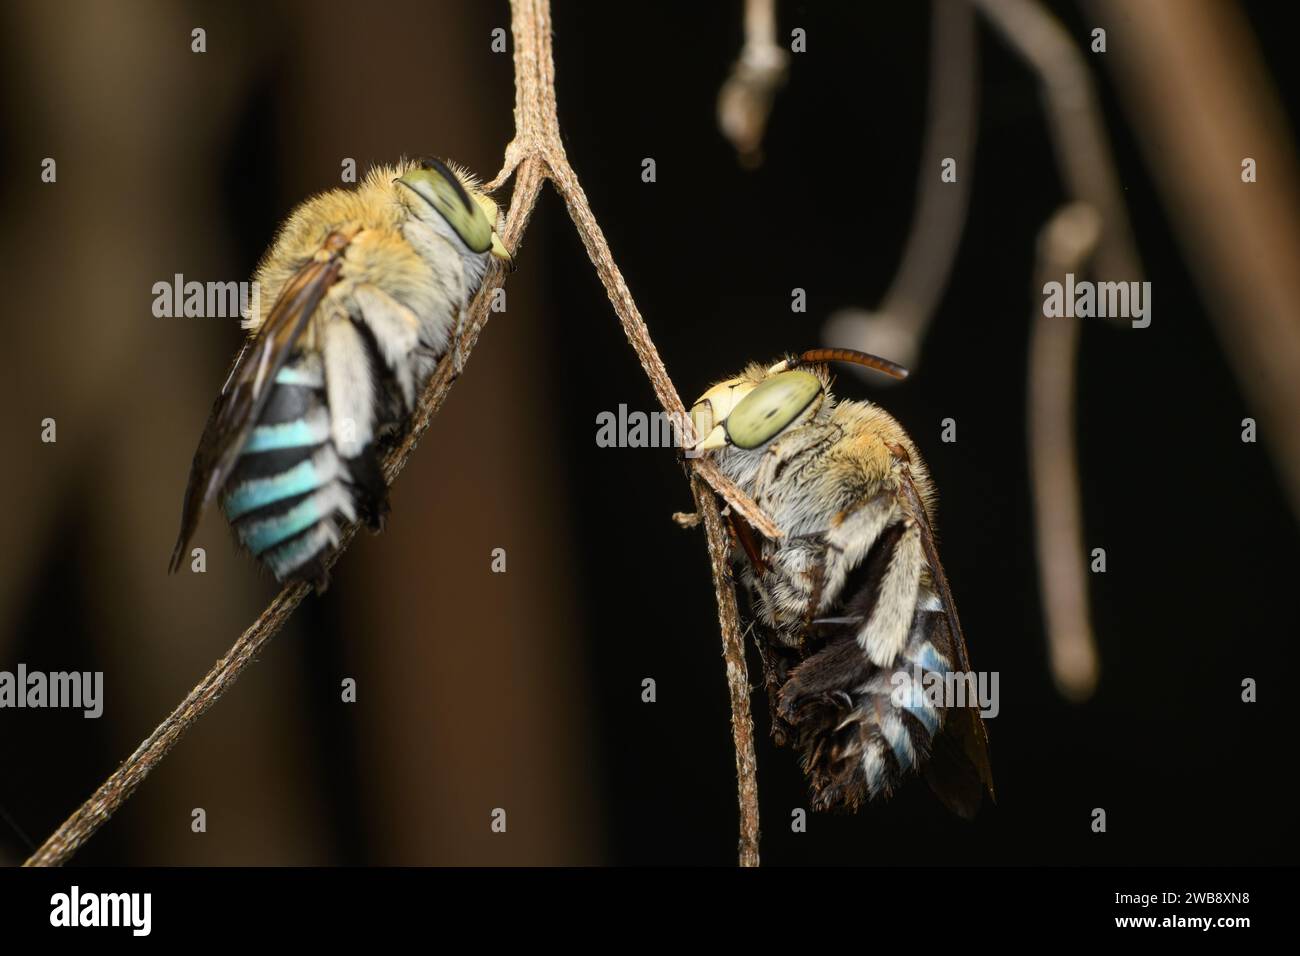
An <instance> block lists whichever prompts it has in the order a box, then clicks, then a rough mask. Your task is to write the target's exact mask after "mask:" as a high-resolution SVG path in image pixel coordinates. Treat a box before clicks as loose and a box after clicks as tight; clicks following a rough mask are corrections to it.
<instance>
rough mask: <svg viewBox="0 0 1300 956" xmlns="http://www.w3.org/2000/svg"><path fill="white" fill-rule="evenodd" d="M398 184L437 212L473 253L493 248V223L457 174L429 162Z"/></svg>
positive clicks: (408, 174)
mask: <svg viewBox="0 0 1300 956" xmlns="http://www.w3.org/2000/svg"><path fill="white" fill-rule="evenodd" d="M398 182H400V183H402V184H403V185H405V186H407V187H409V188H410V189H412V190H413V191H414V192H416V193H417V194H419V196H420V198H421V199H423V200H424V201H425V202H427V203H428V204H429V205H430V206H432V207H433V208H434V209H436V210H437V211H438V212H439V213H440V214H441V215H442V218H444V219H446V220H447V223H448V225H450V226H451V228H452V229H454V230H456V235H458V236H460V238H461V241H462V242H464V243H465V245H466V246H467V247H468V248H469V250H470V251H471V252H487V251H488V250H489V249H491V248H492V223H490V222H489V221H488V217H487V214H486V213H485V212H484V211H483V207H482V206H480V205H479V204H478V203H476V202H474V201H473V200H472V199H470V197H469V193H467V192H465V187H464V186H462V185H461V184H460V180H459V179H457V178H456V174H455V173H453V172H452V171H451V170H450V169H448V168H447V167H446V166H444V165H443V164H442V163H440V162H438V161H437V160H436V159H426V160H424V165H423V166H422V167H421V168H419V169H413V170H411V171H410V172H409V173H407V174H406V175H405V176H403V177H402V178H401V179H399V180H398Z"/></svg>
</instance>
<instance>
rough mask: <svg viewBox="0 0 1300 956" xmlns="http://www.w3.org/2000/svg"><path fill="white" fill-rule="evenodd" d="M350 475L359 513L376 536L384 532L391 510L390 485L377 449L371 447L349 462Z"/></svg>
mask: <svg viewBox="0 0 1300 956" xmlns="http://www.w3.org/2000/svg"><path fill="white" fill-rule="evenodd" d="M347 468H348V474H349V475H351V477H352V481H351V482H350V484H351V487H352V490H353V493H354V496H355V500H356V505H357V512H358V514H360V516H361V519H362V520H363V521H365V523H366V526H367V527H368V528H369V529H370V530H371V531H373V532H374V533H375V534H379V533H380V532H381V531H383V530H384V521H385V519H386V518H387V517H388V512H389V510H390V508H389V504H388V485H387V484H386V483H385V481H384V473H383V470H382V469H381V468H380V467H379V459H378V457H377V456H376V455H375V448H374V446H373V445H371V446H370V447H369V448H367V449H366V450H365V451H364V452H363V453H362V454H361V455H359V456H357V457H356V458H349V459H348V460H347Z"/></svg>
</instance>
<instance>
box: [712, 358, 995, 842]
mask: <svg viewBox="0 0 1300 956" xmlns="http://www.w3.org/2000/svg"><path fill="white" fill-rule="evenodd" d="M832 361H849V362H854V363H856V364H859V365H865V366H867V367H870V368H874V369H876V370H878V371H883V372H885V373H887V374H889V375H892V376H894V377H896V378H902V377H904V376H906V374H907V372H906V370H905V369H903V368H901V367H900V366H898V365H895V364H894V363H892V362H889V361H887V360H885V359H881V358H877V357H876V356H872V355H867V354H866V353H862V352H855V351H852V350H849V349H815V350H812V351H809V352H805V353H803V354H802V355H798V356H791V357H788V358H786V359H783V360H781V361H779V362H777V363H776V364H774V365H771V366H764V365H751V366H749V367H748V368H746V369H745V370H744V371H742V372H741V373H740V374H739V375H737V376H735V377H733V378H729V379H726V380H724V381H722V382H719V383H718V384H716V385H714V386H713V387H712V388H710V389H709V390H708V391H706V392H705V393H704V395H702V396H701V397H700V399H699V400H698V401H697V402H696V403H695V405H694V406H693V408H692V409H691V418H692V423H693V425H694V428H695V432H696V435H697V436H700V440H699V442H698V443H697V444H696V445H695V446H694V450H695V451H696V452H697V453H704V454H712V455H713V456H714V457H715V459H716V461H717V463H718V466H719V467H720V468H721V469H722V471H723V472H724V473H725V474H726V475H727V476H728V477H729V478H731V479H732V480H733V481H734V482H736V484H738V485H739V486H740V487H741V488H742V489H744V491H745V492H746V493H748V494H749V495H750V497H752V498H753V499H754V501H755V503H756V504H757V505H758V506H759V507H760V508H761V509H762V510H763V511H764V513H766V514H767V515H768V516H769V517H771V518H772V519H773V521H775V523H776V525H777V526H778V527H779V528H780V529H781V530H782V532H783V536H782V537H780V538H778V539H776V540H768V539H766V538H761V537H760V536H759V535H758V534H757V533H756V532H755V531H754V530H753V529H751V528H750V527H749V526H748V525H747V524H746V523H745V522H744V520H743V519H741V518H740V517H739V516H738V515H735V514H732V515H730V516H729V520H730V524H731V529H732V532H733V536H734V538H735V542H736V549H735V555H734V563H735V566H736V569H737V572H738V574H737V577H738V578H739V580H740V582H741V583H742V584H743V585H744V587H745V589H746V590H747V591H748V592H749V596H750V605H751V609H752V612H753V615H754V618H755V625H756V626H755V634H756V637H757V640H758V645H759V650H760V652H761V656H762V659H763V669H764V682H765V684H766V687H767V693H768V699H769V702H770V704H771V712H772V732H773V735H774V737H775V738H776V741H777V743H778V744H780V745H783V746H787V745H788V746H792V747H793V748H794V749H795V750H796V751H797V752H798V753H799V756H800V759H801V761H802V764H803V767H804V770H805V772H806V773H807V776H808V778H809V782H810V784H811V788H812V797H813V807H814V808H815V809H819V810H828V809H837V808H843V809H854V808H856V807H858V806H859V805H861V804H863V803H865V802H867V801H869V800H871V799H874V798H884V797H888V796H889V795H890V794H891V793H892V792H893V791H894V790H895V789H896V788H897V787H898V786H899V785H900V784H901V783H902V782H903V781H904V780H905V779H906V778H907V777H909V776H912V775H916V774H921V775H924V776H925V778H926V779H927V781H928V782H929V783H930V786H931V788H932V789H933V790H934V792H935V794H936V795H937V796H938V797H939V798H940V800H941V801H942V802H943V803H944V804H945V805H946V806H947V807H948V808H949V809H951V810H953V811H954V812H956V813H958V814H960V815H962V816H966V817H969V816H972V815H973V814H974V813H975V811H976V810H977V808H978V807H979V805H980V803H981V802H982V798H983V795H984V793H985V792H987V793H988V794H989V795H990V796H991V795H992V793H993V775H992V770H991V769H990V765H989V758H988V737H987V733H986V731H985V728H984V722H983V718H982V716H981V714H980V711H979V710H978V709H977V707H978V705H977V704H976V702H975V701H967V702H966V703H965V704H964V705H953V703H952V702H951V701H946V700H936V699H935V697H936V696H937V695H935V694H932V693H930V692H929V689H930V688H932V687H933V686H934V684H933V681H932V675H935V676H938V675H944V676H946V675H948V674H950V673H952V672H955V671H956V672H960V673H963V674H971V673H972V672H971V666H970V661H969V658H968V655H967V651H966V641H965V637H964V636H963V634H962V630H961V624H960V622H959V620H958V618H957V608H956V605H955V604H954V602H953V598H952V592H951V590H950V589H949V586H948V580H947V577H946V575H945V573H944V569H943V565H942V564H941V563H940V561H939V553H938V550H937V548H936V546H935V541H934V533H933V530H932V528H933V522H934V489H933V486H932V484H931V481H930V475H929V471H928V469H927V468H926V465H925V462H924V460H923V459H922V457H921V454H920V452H919V451H918V450H917V447H916V445H915V444H914V443H913V441H912V439H911V438H910V437H909V436H908V434H907V433H906V432H905V431H904V430H903V428H902V426H901V425H899V424H898V422H897V421H895V420H894V418H893V417H892V416H890V415H889V414H888V413H887V412H886V411H885V410H884V409H882V408H880V407H879V406H877V405H874V404H872V403H870V402H857V401H844V400H836V398H835V397H834V396H833V395H832V394H831V391H830V385H831V377H830V370H829V364H828V363H830V362H832Z"/></svg>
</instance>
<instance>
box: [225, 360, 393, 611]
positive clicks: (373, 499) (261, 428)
mask: <svg viewBox="0 0 1300 956" xmlns="http://www.w3.org/2000/svg"><path fill="white" fill-rule="evenodd" d="M384 499H385V494H384V486H383V482H382V480H379V478H378V469H377V466H376V463H375V461H374V457H373V446H368V447H367V448H366V449H364V450H363V452H362V454H361V455H360V456H359V457H357V458H351V459H344V458H342V457H341V456H340V455H339V454H338V453H337V451H336V449H335V445H334V442H333V439H332V428H331V419H330V410H329V406H328V403H327V400H326V394H325V380H324V374H323V371H322V366H321V361H320V358H319V356H318V355H315V354H307V355H303V354H298V355H295V356H294V357H293V358H291V359H290V360H289V361H288V362H287V363H286V364H285V365H284V366H283V367H282V368H281V369H280V371H279V372H278V373H277V374H276V376H275V382H274V384H273V385H272V386H271V393H270V397H269V398H268V400H267V403H266V406H265V408H264V410H263V411H262V414H261V417H260V418H259V419H258V422H257V424H256V426H255V427H254V428H253V430H252V432H251V433H250V435H249V438H248V441H247V442H246V443H245V445H244V447H243V449H242V451H241V452H240V455H239V460H238V463H237V464H236V465H235V468H234V470H233V471H232V472H231V474H230V478H229V479H228V480H227V481H226V484H225V487H224V489H223V490H222V495H221V503H222V508H223V510H224V511H225V514H226V518H227V519H228V520H229V521H230V523H231V527H232V528H233V529H234V531H235V535H236V537H238V539H239V542H240V544H242V545H243V546H244V547H245V548H247V549H248V550H249V551H250V552H252V554H253V555H254V556H255V557H257V559H258V560H259V561H261V562H262V563H263V564H265V565H266V566H267V567H268V568H269V569H270V570H271V573H273V574H274V575H275V577H276V579H277V580H280V581H287V580H313V581H315V582H316V583H317V586H318V587H324V585H325V583H326V581H327V580H328V578H327V574H326V571H325V565H324V561H325V558H327V557H328V555H329V553H330V552H331V551H332V550H334V549H335V548H337V547H338V544H339V538H340V534H341V531H342V527H343V525H344V524H345V523H347V522H351V521H354V520H356V518H357V517H358V515H360V516H361V517H363V518H365V519H366V520H367V521H369V522H370V523H371V524H372V525H377V524H378V523H379V521H380V519H382V517H383V512H384V511H385V510H386V505H385V500H384Z"/></svg>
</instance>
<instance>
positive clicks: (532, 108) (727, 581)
mask: <svg viewBox="0 0 1300 956" xmlns="http://www.w3.org/2000/svg"><path fill="white" fill-rule="evenodd" d="M510 8H511V32H512V34H513V36H514V44H515V46H514V66H515V138H514V140H513V141H512V142H511V143H510V145H509V146H508V147H507V148H506V155H505V162H504V164H503V165H502V168H501V171H500V172H499V173H498V174H497V175H496V177H495V178H494V179H493V180H492V182H491V183H490V184H489V188H490V189H493V190H495V189H497V188H499V187H500V186H502V185H503V184H504V183H505V181H506V180H507V179H509V178H510V176H511V175H514V176H515V188H514V192H513V195H512V196H511V201H510V208H509V211H508V212H507V214H506V223H505V227H504V231H503V232H504V234H503V235H502V237H501V238H502V240H503V241H504V243H505V245H506V246H507V248H509V249H510V250H511V251H512V253H513V252H517V251H518V248H519V243H520V241H521V239H522V238H523V234H524V230H525V228H526V227H527V225H528V221H529V219H530V218H531V216H532V212H533V208H534V207H535V206H536V204H537V199H538V196H539V195H540V193H541V188H542V184H543V182H544V181H545V180H547V179H550V180H552V181H553V182H554V183H555V185H556V188H557V189H558V190H559V192H560V195H561V196H562V197H563V198H564V202H565V205H566V206H567V207H568V209H569V214H570V216H572V218H573V222H574V225H575V226H576V227H577V229H578V233H579V235H580V236H581V237H582V242H583V245H584V246H585V247H586V249H587V254H588V255H589V256H590V258H591V261H592V264H593V265H594V266H595V267H596V272H597V274H598V275H599V276H600V280H601V282H602V283H603V284H604V286H605V291H606V293H607V294H608V295H609V298H610V301H611V302H612V303H613V305H614V310H615V311H616V312H617V313H618V317H619V320H620V321H621V322H622V324H623V329H624V332H625V333H626V335H627V338H628V341H629V342H630V343H631V344H632V348H633V350H634V351H635V352H636V354H637V357H638V358H639V359H640V360H641V366H642V368H644V369H645V372H646V375H647V376H649V378H650V382H651V385H652V386H653V388H654V391H655V395H656V397H657V398H658V400H659V403H660V405H662V406H663V408H664V410H665V411H667V412H669V413H670V414H674V415H676V416H678V418H677V419H676V420H678V421H689V418H687V417H686V415H685V409H684V408H683V407H682V402H681V399H680V398H679V397H678V395H677V390H676V389H675V388H674V386H673V383H672V380H671V379H669V377H668V372H667V370H666V369H665V368H664V365H663V362H662V361H661V360H660V358H659V353H658V351H657V350H656V349H655V346H654V343H653V342H652V341H651V339H650V333H649V331H648V330H647V328H646V326H645V322H644V320H643V319H642V318H641V313H640V312H639V311H638V310H637V307H636V303H635V302H634V301H633V300H632V294H631V292H629V291H628V288H627V283H626V282H624V280H623V275H622V273H621V272H619V269H618V266H617V265H616V264H615V263H614V259H613V256H612V255H611V254H610V251H609V245H608V243H606V241H605V236H604V233H603V232H602V231H601V229H600V226H599V224H598V223H597V222H596V218H595V216H593V215H592V212H591V208H590V206H589V205H588V203H587V197H586V195H585V194H584V193H583V191H582V186H581V184H580V183H579V182H578V177H577V175H576V174H575V173H574V172H573V168H572V167H571V166H570V165H569V161H568V157H567V156H566V155H565V153H564V147H563V145H562V144H561V141H560V127H559V120H558V118H557V114H556V110H555V67H554V63H553V60H552V56H551V11H550V0H511V2H510ZM503 281H504V276H503V274H502V273H501V271H500V270H494V271H493V272H492V274H490V275H489V276H488V278H487V280H486V281H485V282H484V284H483V287H482V288H481V289H480V290H479V292H478V295H476V296H475V298H474V301H473V302H472V303H471V304H470V308H469V314H468V316H467V317H466V320H465V323H464V327H463V329H462V332H461V338H460V350H459V352H460V356H461V361H462V363H463V361H464V360H465V359H466V358H468V356H469V353H470V351H471V350H472V349H473V347H474V344H475V343H476V342H477V341H478V336H479V333H480V332H482V330H483V326H484V325H485V324H486V322H487V318H488V304H489V303H490V301H491V298H492V295H493V293H494V292H495V291H496V289H498V288H499V287H500V286H501V284H502V282H503ZM453 354H454V352H453V353H449V354H448V356H447V357H445V358H444V359H443V361H442V362H441V364H440V365H439V366H438V369H437V371H436V372H435V373H434V375H433V378H432V379H431V380H430V382H429V384H428V386H427V387H426V388H425V391H424V394H423V395H422V396H421V398H420V401H419V403H418V405H417V408H416V411H415V414H414V416H413V420H412V425H411V429H410V431H409V433H408V434H407V436H406V437H405V439H404V440H403V442H402V444H401V445H400V446H399V447H398V448H396V449H394V450H393V452H392V453H391V454H389V455H388V457H387V458H386V460H385V462H384V475H385V477H386V478H387V479H388V481H389V482H391V481H392V480H393V479H394V478H396V476H397V475H398V473H399V472H401V470H402V468H403V467H405V465H406V462H407V459H408V458H410V455H411V452H412V451H414V450H415V446H416V445H417V444H418V443H419V440H420V438H421V436H422V435H423V434H424V432H425V430H426V429H427V428H428V427H429V423H430V421H431V420H432V419H433V416H434V414H435V413H436V412H437V410H438V408H439V407H440V406H441V405H442V402H443V399H445V398H446V396H447V392H448V390H449V389H450V388H451V386H452V384H453V382H454V381H455V379H456V374H457V373H456V371H455V369H454V362H453V359H452V356H453ZM691 464H692V465H693V466H694V475H693V477H692V491H693V493H694V495H695V499H696V506H697V508H698V510H699V512H700V513H701V514H702V515H703V517H704V524H705V530H706V532H707V534H708V542H709V555H710V559H711V563H712V568H713V583H714V590H715V592H716V594H717V598H718V618H719V622H720V624H721V626H722V642H723V656H724V658H725V659H726V662H727V682H728V685H729V687H730V690H731V703H732V728H733V735H734V739H735V744H736V771H737V776H738V782H737V783H738V793H739V801H740V811H741V812H740V834H741V835H740V863H741V865H742V866H755V865H757V864H758V784H757V779H756V771H755V759H754V740H753V723H752V719H751V717H750V712H749V692H750V688H749V675H748V673H747V670H746V667H745V656H744V651H743V645H742V642H741V635H740V628H739V624H738V618H737V613H736V601H735V594H734V591H733V589H732V583H731V577H730V574H729V572H728V570H727V563H726V556H727V553H728V540H727V536H726V533H725V530H724V529H723V527H722V521H721V517H720V515H719V512H718V506H717V503H716V501H714V499H713V497H712V496H711V495H710V494H709V493H708V492H707V491H706V490H705V484H704V483H707V485H708V486H711V487H712V488H713V490H714V491H716V492H717V493H718V494H720V495H721V496H722V497H723V498H724V500H726V501H727V502H728V504H729V505H730V506H731V507H732V508H733V509H735V510H736V511H737V512H738V513H740V514H742V515H743V516H744V517H745V518H746V519H747V520H748V521H749V522H750V523H751V525H753V526H754V527H755V528H757V529H758V530H760V531H763V532H764V533H766V534H767V535H768V536H769V537H777V536H779V535H780V531H779V530H778V529H777V528H776V526H775V525H774V524H773V523H772V521H771V519H769V518H768V517H767V516H766V515H765V514H763V513H762V512H761V511H760V510H759V509H758V507H757V506H756V505H755V504H754V503H753V501H752V500H750V499H749V498H748V496H746V495H745V494H744V492H742V491H741V490H740V489H739V488H738V487H736V486H735V485H734V484H733V483H731V482H730V481H727V480H726V479H725V477H723V476H722V475H721V473H720V472H719V471H718V469H717V468H716V466H714V465H713V464H712V462H710V461H709V460H708V459H705V458H697V459H693V460H692V462H691ZM355 533H356V529H355V527H354V528H350V529H348V532H347V533H346V535H345V536H344V539H343V541H342V542H341V545H340V547H339V549H338V552H336V554H335V555H334V557H333V559H332V560H331V563H333V560H337V556H338V554H340V553H342V551H343V549H344V548H346V547H347V545H348V543H349V542H350V541H351V539H352V537H353V535H354V534H355ZM309 590H310V588H309V586H308V585H306V584H297V585H290V586H286V587H285V588H284V589H283V590H281V591H280V593H279V595H277V596H276V598H275V599H274V600H273V601H272V602H271V604H270V605H269V606H268V607H267V609H266V610H265V611H263V612H262V614H261V616H260V617H258V619H257V620H256V621H255V622H254V623H253V625H252V626H251V627H250V628H249V629H248V630H246V631H245V632H244V633H243V634H242V635H241V636H240V638H239V640H238V641H236V642H235V644H234V646H233V647H232V648H231V649H230V651H229V652H228V653H227V654H226V656H225V657H223V658H222V659H221V660H220V661H218V662H217V664H216V665H215V666H214V667H213V668H212V670H211V671H209V672H208V674H207V676H206V677H204V678H203V680H202V681H201V682H200V683H199V685H198V686H197V687H195V688H194V690H192V691H191V692H190V694H189V696H188V697H186V698H185V700H184V701H182V702H181V704H180V706H178V707H177V708H176V709H175V710H174V711H172V713H171V714H170V715H169V716H168V717H167V719H166V720H165V721H163V722H162V724H160V725H159V726H158V728H157V729H155V730H154V732H153V733H152V734H150V735H149V737H148V738H147V739H146V740H145V741H144V742H143V743H142V744H141V745H140V746H139V747H138V748H136V751H135V753H133V754H132V755H131V756H130V757H129V758H127V760H126V762H125V763H123V764H122V766H120V767H119V768H118V769H117V770H116V771H115V772H114V773H113V774H112V775H111V776H110V777H109V778H108V779H107V780H106V781H104V783H103V784H101V785H100V787H99V789H97V790H96V791H95V793H94V794H93V795H92V796H91V797H90V799H89V800H87V801H86V802H85V803H83V804H82V805H81V806H80V807H79V808H77V810H76V811H75V812H74V813H73V814H72V815H71V816H70V817H68V819H67V820H65V821H64V822H63V824H62V825H61V826H60V827H59V828H58V829H57V830H56V831H55V832H54V833H53V834H52V835H51V836H50V837H49V838H48V839H47V840H46V841H45V842H44V844H42V845H41V847H40V848H39V849H38V850H37V851H36V852H35V853H34V854H32V856H31V858H30V859H28V860H27V862H26V863H25V864H24V865H26V866H58V865H61V864H63V863H65V862H67V860H68V859H69V858H70V857H71V856H72V854H73V853H75V852H76V851H77V849H78V848H79V847H80V846H81V845H82V844H83V843H85V841H86V840H87V839H89V838H90V837H91V835H93V834H94V833H95V831H96V830H98V829H99V828H100V827H101V826H102V825H103V824H104V823H105V822H107V820H108V819H109V818H110V817H111V816H112V815H113V813H114V812H116V811H117V809H118V808H119V807H120V806H121V805H122V804H123V803H124V802H125V801H126V800H127V799H128V798H129V797H130V796H131V794H132V793H134V792H135V789H136V787H138V786H139V785H140V783H141V782H142V781H143V780H144V778H145V777H146V776H148V774H149V772H150V771H152V770H153V768H154V767H155V766H157V765H158V763H159V762H160V761H161V760H162V759H163V758H164V757H165V756H166V755H167V753H168V752H169V751H170V750H171V749H172V747H174V746H175V745H176V743H177V741H179V740H180V738H181V737H182V736H183V735H184V733H185V731H186V730H188V729H189V728H190V726H192V725H193V723H194V722H195V721H196V720H198V718H200V717H201V716H203V714H204V713H206V712H207V710H208V708H210V707H211V706H212V705H213V704H214V703H216V701H217V700H218V699H219V698H220V697H221V695H222V694H224V693H225V692H226V690H228V689H229V687H230V685H231V684H233V683H234V682H235V681H236V680H237V679H238V678H239V676H240V674H242V673H243V671H244V669H245V668H246V667H247V666H248V665H249V664H250V663H251V662H252V661H253V660H254V659H255V658H256V656H257V654H258V653H259V652H260V651H261V649H262V647H263V646H264V645H265V644H266V643H267V642H268V641H269V640H270V639H271V638H272V637H274V636H275V634H276V633H277V632H278V631H279V630H280V628H281V627H282V626H283V625H284V622H285V621H286V620H287V619H288V617H289V615H290V614H292V613H293V610H294V609H295V608H296V607H297V606H298V604H299V603H301V601H302V599H303V598H304V597H305V596H306V594H307V592H308V591H309Z"/></svg>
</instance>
